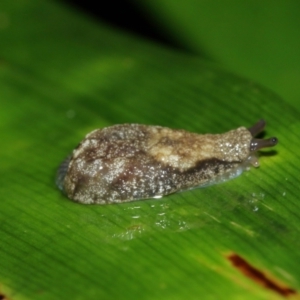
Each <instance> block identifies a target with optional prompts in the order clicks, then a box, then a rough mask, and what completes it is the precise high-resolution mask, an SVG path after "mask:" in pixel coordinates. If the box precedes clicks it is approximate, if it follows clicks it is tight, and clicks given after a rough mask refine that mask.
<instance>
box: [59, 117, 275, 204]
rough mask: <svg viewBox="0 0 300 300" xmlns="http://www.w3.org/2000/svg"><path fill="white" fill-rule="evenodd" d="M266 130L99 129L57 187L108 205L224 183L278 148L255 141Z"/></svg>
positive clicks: (63, 170)
mask: <svg viewBox="0 0 300 300" xmlns="http://www.w3.org/2000/svg"><path fill="white" fill-rule="evenodd" d="M265 124H266V123H265V121H264V120H260V121H258V122H257V123H256V124H255V125H254V126H252V127H251V128H249V129H247V128H245V127H239V128H237V129H234V130H230V131H228V132H225V133H223V134H196V133H191V132H187V131H185V130H176V129H170V128H166V127H161V126H147V125H140V124H122V125H114V126H111V127H107V128H103V129H97V130H94V131H92V132H91V133H89V134H88V135H86V137H85V138H84V139H83V141H82V142H81V143H80V144H79V145H78V147H77V148H76V149H75V150H74V151H73V153H72V155H71V156H70V157H68V158H67V159H66V160H65V161H64V162H63V163H62V164H61V165H60V167H59V169H58V172H57V177H56V184H57V186H58V187H59V189H61V190H62V191H63V192H64V193H65V194H66V195H67V196H68V197H69V198H70V199H72V200H74V201H78V202H80V203H84V204H91V203H96V204H109V203H122V202H128V201H134V200H141V199H147V198H160V197H162V196H165V195H168V194H171V193H175V192H178V191H182V190H187V189H191V188H195V187H200V186H202V187H204V186H208V185H211V184H215V183H218V182H223V181H225V180H228V179H231V178H234V177H236V176H238V175H239V174H241V173H242V171H243V170H245V169H247V168H248V166H249V165H250V164H252V165H253V166H255V167H258V166H259V162H258V159H257V156H256V154H255V151H257V150H259V149H261V148H264V147H271V146H274V145H276V144H277V139H276V138H270V139H265V140H264V139H257V138H255V136H256V135H257V134H258V133H259V132H261V131H262V130H263V129H264V127H265Z"/></svg>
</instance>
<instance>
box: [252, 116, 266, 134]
mask: <svg viewBox="0 0 300 300" xmlns="http://www.w3.org/2000/svg"><path fill="white" fill-rule="evenodd" d="M265 126H266V122H265V120H263V119H260V120H259V121H258V122H257V123H255V124H254V125H253V126H252V127H250V128H248V130H249V131H250V133H251V135H252V136H253V137H255V136H257V135H258V134H259V133H260V132H262V131H263V130H264V128H265Z"/></svg>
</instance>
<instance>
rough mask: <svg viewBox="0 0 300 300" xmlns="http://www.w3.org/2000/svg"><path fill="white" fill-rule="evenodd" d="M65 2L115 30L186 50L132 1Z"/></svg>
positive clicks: (87, 0)
mask: <svg viewBox="0 0 300 300" xmlns="http://www.w3.org/2000/svg"><path fill="white" fill-rule="evenodd" d="M64 2H65V3H66V4H67V5H69V6H73V7H74V8H75V9H77V10H80V11H82V12H84V13H85V14H88V15H90V16H91V17H92V18H94V19H96V20H99V21H101V22H105V23H107V24H108V25H110V26H113V27H115V28H118V29H122V30H126V31H129V32H131V33H133V34H135V35H139V36H142V37H144V38H147V39H150V40H154V41H156V42H158V43H161V44H165V45H166V46H170V47H173V48H178V49H184V47H183V46H182V45H180V44H178V43H176V41H173V40H171V39H170V38H168V35H167V33H165V32H164V31H163V30H162V29H161V28H159V26H158V25H157V24H156V22H155V19H154V18H151V16H150V15H149V14H147V12H146V11H144V10H143V9H142V8H141V7H138V6H137V5H135V4H133V2H131V1H128V0H110V1H103V2H100V1H99V2H96V1H91V0H86V1H83V0H75V1H72V0H64ZM185 50H186V49H185Z"/></svg>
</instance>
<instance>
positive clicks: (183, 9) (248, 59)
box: [135, 0, 300, 105]
mask: <svg viewBox="0 0 300 300" xmlns="http://www.w3.org/2000/svg"><path fill="white" fill-rule="evenodd" d="M135 2H136V4H137V5H140V6H142V7H143V8H144V9H145V11H146V13H147V14H148V15H150V16H152V20H153V23H154V24H159V29H160V31H162V32H167V33H168V36H169V37H170V36H171V37H172V38H173V39H174V40H176V41H177V42H179V43H180V44H181V45H182V46H184V47H185V48H186V49H189V50H190V51H193V52H196V53H200V54H203V53H204V54H205V55H206V56H208V57H210V58H211V59H213V60H215V61H218V62H221V63H222V64H223V65H225V66H227V68H228V69H230V70H233V71H235V72H237V73H238V74H243V75H245V76H247V77H249V78H253V79H255V80H256V81H258V82H261V83H263V84H264V85H266V86H268V87H269V88H272V89H273V90H274V91H276V92H278V93H279V94H280V95H282V96H283V97H284V98H286V99H287V101H289V102H290V103H292V104H295V105H298V103H299V98H300V92H299V91H300V89H299V81H300V72H299V70H300V39H299V26H300V18H299V15H300V6H299V1H297V0H290V1H280V0H275V1H274V0H265V1H239V0H226V1H223V0H217V1H198V0H186V1H180V0H148V1H147V0H146V1H135ZM148 19H150V17H148Z"/></svg>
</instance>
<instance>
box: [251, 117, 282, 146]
mask: <svg viewBox="0 0 300 300" xmlns="http://www.w3.org/2000/svg"><path fill="white" fill-rule="evenodd" d="M265 126H266V122H265V121H264V120H259V121H258V122H257V123H256V124H254V125H253V126H252V127H250V128H248V130H249V131H250V133H251V135H252V137H253V139H252V140H251V143H250V151H251V152H256V151H258V150H260V149H262V148H266V147H273V146H275V145H276V144H277V143H278V139H277V138H276V137H271V138H269V139H256V138H254V137H255V136H256V135H257V134H259V133H260V132H262V131H263V130H264V128H265Z"/></svg>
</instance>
